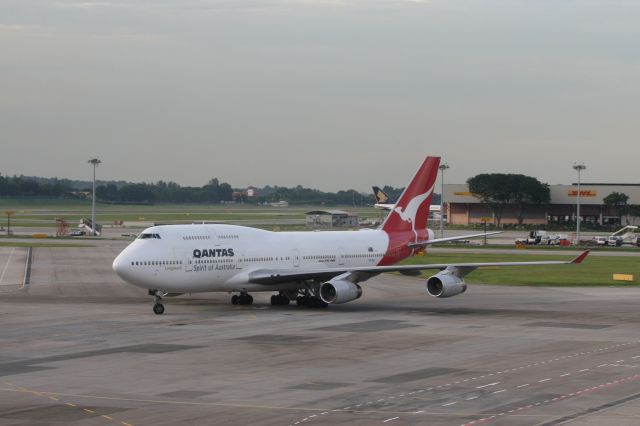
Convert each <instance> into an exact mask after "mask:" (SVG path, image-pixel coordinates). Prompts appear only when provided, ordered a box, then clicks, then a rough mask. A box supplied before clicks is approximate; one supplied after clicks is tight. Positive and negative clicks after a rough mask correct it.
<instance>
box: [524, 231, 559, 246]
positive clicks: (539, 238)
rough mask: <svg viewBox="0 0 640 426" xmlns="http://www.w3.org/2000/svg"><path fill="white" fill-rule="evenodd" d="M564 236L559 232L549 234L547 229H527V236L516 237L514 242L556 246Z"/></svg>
mask: <svg viewBox="0 0 640 426" xmlns="http://www.w3.org/2000/svg"><path fill="white" fill-rule="evenodd" d="M566 238H567V237H566V236H563V235H560V234H551V233H549V232H547V231H539V230H534V231H529V236H528V237H525V238H518V239H517V240H516V244H527V245H545V246H557V245H560V240H562V239H566Z"/></svg>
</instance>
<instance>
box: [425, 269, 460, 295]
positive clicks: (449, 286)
mask: <svg viewBox="0 0 640 426" xmlns="http://www.w3.org/2000/svg"><path fill="white" fill-rule="evenodd" d="M466 289H467V284H466V283H465V282H464V280H463V279H462V278H461V277H459V276H458V275H456V274H455V273H454V272H453V271H451V270H446V269H445V270H444V271H442V272H438V273H437V274H436V275H434V276H432V277H429V279H428V280H427V293H428V294H429V295H430V296H433V297H451V296H456V295H458V294H460V293H464V292H465V290H466Z"/></svg>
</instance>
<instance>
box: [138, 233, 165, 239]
mask: <svg viewBox="0 0 640 426" xmlns="http://www.w3.org/2000/svg"><path fill="white" fill-rule="evenodd" d="M138 238H140V239H141V240H145V239H147V238H157V239H160V234H146V233H145V234H140V236H139V237H138Z"/></svg>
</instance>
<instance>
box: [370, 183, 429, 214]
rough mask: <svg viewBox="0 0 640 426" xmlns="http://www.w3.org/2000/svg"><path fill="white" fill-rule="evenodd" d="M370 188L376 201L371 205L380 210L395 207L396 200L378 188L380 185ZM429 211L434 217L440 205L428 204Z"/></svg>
mask: <svg viewBox="0 0 640 426" xmlns="http://www.w3.org/2000/svg"><path fill="white" fill-rule="evenodd" d="M371 189H373V197H374V198H375V200H376V203H375V204H374V205H373V207H375V208H376V209H381V210H391V209H393V208H394V207H395V205H396V202H395V201H393V199H392V198H391V197H389V196H388V195H387V193H386V192H384V191H383V190H382V189H380V187H378V186H372V187H371ZM429 212H430V213H433V215H434V218H435V217H436V216H435V215H436V214H437V215H440V206H438V205H433V204H432V205H430V206H429ZM439 217H440V216H437V218H439Z"/></svg>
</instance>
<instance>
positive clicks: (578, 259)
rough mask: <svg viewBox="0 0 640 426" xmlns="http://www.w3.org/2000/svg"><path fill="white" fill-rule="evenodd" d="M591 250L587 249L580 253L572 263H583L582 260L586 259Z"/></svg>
mask: <svg viewBox="0 0 640 426" xmlns="http://www.w3.org/2000/svg"><path fill="white" fill-rule="evenodd" d="M590 251H591V250H585V251H583V252H582V253H580V254H579V255H578V256H576V258H575V259H573V260H572V261H571V263H575V264H576V265H577V264H580V263H582V261H583V260H584V259H585V257H587V255H588V254H589V252H590Z"/></svg>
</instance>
